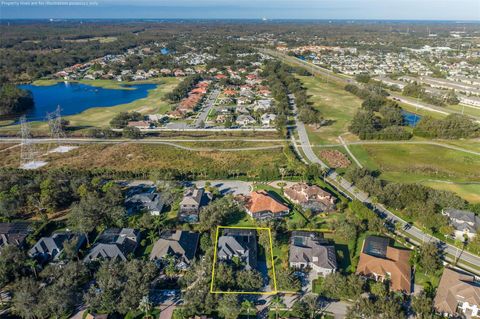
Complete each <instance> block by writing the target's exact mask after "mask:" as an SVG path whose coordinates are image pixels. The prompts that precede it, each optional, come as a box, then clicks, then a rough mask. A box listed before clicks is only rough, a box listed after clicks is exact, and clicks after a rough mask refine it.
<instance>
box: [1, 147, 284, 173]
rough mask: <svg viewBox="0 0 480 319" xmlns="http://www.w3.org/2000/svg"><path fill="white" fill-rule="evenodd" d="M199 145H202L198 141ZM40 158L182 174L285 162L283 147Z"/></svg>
mask: <svg viewBox="0 0 480 319" xmlns="http://www.w3.org/2000/svg"><path fill="white" fill-rule="evenodd" d="M199 147H201V144H199ZM19 152H20V149H19V148H14V149H11V150H7V151H5V152H4V154H2V156H1V157H0V165H1V166H3V167H17V166H18V162H19V156H20V153H19ZM42 160H46V161H47V162H49V164H48V165H47V166H45V168H46V169H50V168H62V167H68V168H72V169H97V168H102V169H105V170H118V171H146V170H151V169H174V170H177V171H178V172H181V173H189V172H196V173H198V174H200V175H201V174H203V173H205V174H207V173H208V172H218V173H220V172H227V173H235V174H238V175H245V176H247V177H251V178H254V177H257V176H258V174H259V173H260V172H262V171H263V170H272V171H273V170H275V171H276V170H277V168H276V167H277V166H279V165H281V164H284V163H287V162H288V159H287V156H286V155H285V154H284V152H283V151H282V149H278V148H277V149H270V150H259V151H239V152H223V151H186V150H181V149H178V148H175V147H172V146H166V145H145V144H129V143H125V144H116V145H111V144H101V145H99V144H95V145H84V146H81V147H79V148H78V149H75V150H73V151H71V152H69V153H66V154H50V155H47V156H43V157H42Z"/></svg>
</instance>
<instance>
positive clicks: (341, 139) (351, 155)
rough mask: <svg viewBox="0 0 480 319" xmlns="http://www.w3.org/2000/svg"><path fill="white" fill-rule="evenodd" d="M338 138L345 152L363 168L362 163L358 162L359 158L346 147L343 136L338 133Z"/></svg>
mask: <svg viewBox="0 0 480 319" xmlns="http://www.w3.org/2000/svg"><path fill="white" fill-rule="evenodd" d="M338 139H339V140H340V143H342V145H343V148H344V149H345V150H346V151H347V153H348V154H349V155H350V157H351V158H352V159H353V161H354V162H355V163H356V164H357V166H358V167H360V168H363V165H362V163H360V161H359V160H358V159H357V158H356V157H355V155H353V153H352V152H351V151H350V149H349V148H348V145H347V143H345V140H344V139H343V137H342V136H341V135H340V136H339V137H338Z"/></svg>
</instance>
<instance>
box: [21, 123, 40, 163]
mask: <svg viewBox="0 0 480 319" xmlns="http://www.w3.org/2000/svg"><path fill="white" fill-rule="evenodd" d="M20 127H21V133H22V144H21V152H20V167H25V165H26V164H28V163H33V162H35V155H36V152H35V146H34V145H33V143H32V140H31V137H32V136H31V132H30V126H29V124H28V122H27V118H26V117H25V115H24V116H22V117H21V118H20Z"/></svg>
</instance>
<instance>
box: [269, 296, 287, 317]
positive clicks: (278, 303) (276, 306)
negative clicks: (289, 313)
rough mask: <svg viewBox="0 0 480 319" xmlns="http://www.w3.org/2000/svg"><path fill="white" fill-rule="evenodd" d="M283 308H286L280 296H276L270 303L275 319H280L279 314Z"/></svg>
mask: <svg viewBox="0 0 480 319" xmlns="http://www.w3.org/2000/svg"><path fill="white" fill-rule="evenodd" d="M283 307H285V303H284V302H283V299H282V297H280V296H279V295H276V296H275V297H273V298H272V300H271V301H270V309H273V310H274V311H275V318H276V319H278V312H279V311H280V309H281V308H283Z"/></svg>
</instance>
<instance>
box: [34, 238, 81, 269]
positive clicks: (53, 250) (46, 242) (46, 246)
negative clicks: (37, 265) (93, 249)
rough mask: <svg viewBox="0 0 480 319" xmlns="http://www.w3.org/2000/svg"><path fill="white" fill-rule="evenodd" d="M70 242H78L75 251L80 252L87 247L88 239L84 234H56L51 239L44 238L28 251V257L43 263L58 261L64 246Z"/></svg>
mask: <svg viewBox="0 0 480 319" xmlns="http://www.w3.org/2000/svg"><path fill="white" fill-rule="evenodd" d="M68 241H76V246H75V249H76V251H77V252H78V251H79V250H80V248H81V247H82V246H83V245H85V243H86V242H87V238H86V237H85V235H83V234H76V233H70V232H62V233H55V234H53V235H52V236H50V237H42V238H40V240H39V241H37V243H36V244H35V245H34V246H33V247H32V248H31V249H30V250H29V251H28V255H29V256H30V257H32V258H35V259H37V260H39V261H40V262H41V263H45V262H47V261H50V260H52V261H57V260H59V259H60V256H61V254H62V252H63V247H64V244H65V243H66V242H68Z"/></svg>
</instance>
